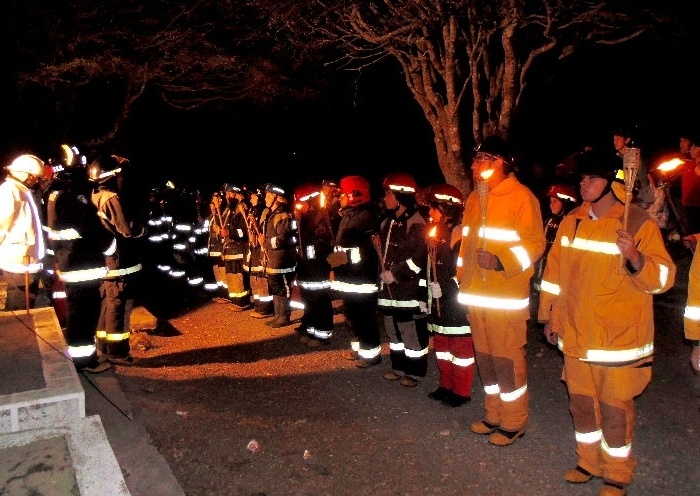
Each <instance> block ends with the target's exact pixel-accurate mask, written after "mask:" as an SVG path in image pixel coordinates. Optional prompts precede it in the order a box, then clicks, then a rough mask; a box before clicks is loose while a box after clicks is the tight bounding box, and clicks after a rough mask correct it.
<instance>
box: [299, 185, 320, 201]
mask: <svg viewBox="0 0 700 496" xmlns="http://www.w3.org/2000/svg"><path fill="white" fill-rule="evenodd" d="M320 194H321V187H320V186H318V185H316V184H302V185H300V186H297V189H295V190H294V203H297V202H307V201H309V200H311V199H312V198H314V197H316V196H318V195H320Z"/></svg>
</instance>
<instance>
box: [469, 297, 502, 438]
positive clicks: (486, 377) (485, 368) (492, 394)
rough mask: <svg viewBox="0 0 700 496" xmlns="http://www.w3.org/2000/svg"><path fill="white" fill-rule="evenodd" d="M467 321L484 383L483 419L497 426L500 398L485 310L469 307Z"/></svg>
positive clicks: (478, 368) (499, 421)
mask: <svg viewBox="0 0 700 496" xmlns="http://www.w3.org/2000/svg"><path fill="white" fill-rule="evenodd" d="M469 323H470V325H471V329H472V339H473V343H474V357H475V359H476V366H477V370H478V371H479V377H480V378H481V383H482V384H483V385H484V421H485V422H487V423H488V424H489V426H496V427H497V426H499V425H501V398H500V390H499V387H498V376H497V375H496V365H495V363H494V359H493V356H492V355H491V352H492V350H491V348H490V344H489V339H488V338H487V334H486V328H485V326H486V320H485V310H484V309H482V308H471V307H470V308H469ZM472 431H474V432H476V430H475V426H474V425H472ZM492 431H493V429H491V428H489V429H486V430H484V432H478V433H479V434H488V433H490V432H492Z"/></svg>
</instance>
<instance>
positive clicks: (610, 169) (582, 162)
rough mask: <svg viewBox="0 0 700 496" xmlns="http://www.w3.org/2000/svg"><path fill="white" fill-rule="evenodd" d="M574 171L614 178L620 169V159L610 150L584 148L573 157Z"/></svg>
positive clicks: (609, 178)
mask: <svg viewBox="0 0 700 496" xmlns="http://www.w3.org/2000/svg"><path fill="white" fill-rule="evenodd" d="M575 160H576V172H578V174H579V175H581V176H596V177H602V178H605V179H608V180H610V181H612V180H614V179H615V178H616V176H617V175H618V171H620V170H621V169H622V160H621V159H620V157H618V156H617V155H615V154H614V153H612V152H608V151H603V150H586V151H584V152H581V153H579V154H578V155H576V157H575Z"/></svg>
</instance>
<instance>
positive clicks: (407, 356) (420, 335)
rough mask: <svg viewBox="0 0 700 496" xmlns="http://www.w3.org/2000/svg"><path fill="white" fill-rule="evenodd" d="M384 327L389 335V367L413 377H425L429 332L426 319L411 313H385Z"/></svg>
mask: <svg viewBox="0 0 700 496" xmlns="http://www.w3.org/2000/svg"><path fill="white" fill-rule="evenodd" d="M384 329H385V330H386V333H387V335H388V336H389V350H390V351H389V358H391V368H392V369H393V370H395V371H397V372H403V373H404V374H407V375H410V376H413V377H425V374H426V373H427V372H428V347H429V344H430V333H429V332H428V319H427V316H426V317H420V318H416V319H414V318H413V316H412V315H410V314H406V315H401V314H397V315H385V316H384Z"/></svg>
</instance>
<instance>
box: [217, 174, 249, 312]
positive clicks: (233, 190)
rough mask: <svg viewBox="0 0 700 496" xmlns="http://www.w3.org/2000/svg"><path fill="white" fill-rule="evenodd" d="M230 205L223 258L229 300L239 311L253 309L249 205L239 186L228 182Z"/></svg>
mask: <svg viewBox="0 0 700 496" xmlns="http://www.w3.org/2000/svg"><path fill="white" fill-rule="evenodd" d="M224 192H225V194H226V196H225V199H226V208H225V209H224V211H223V214H222V219H223V223H224V224H223V229H222V230H221V234H222V237H223V240H224V241H223V249H222V257H223V259H224V273H225V277H226V288H227V289H228V294H227V296H228V299H229V300H230V302H231V304H232V306H233V308H235V309H236V310H247V309H248V308H250V273H249V272H248V270H247V268H245V267H244V265H245V263H244V262H245V259H246V256H247V255H248V245H249V241H248V239H249V233H248V225H247V218H248V206H247V205H246V203H245V201H244V194H243V190H242V189H241V188H240V187H239V186H234V185H232V184H226V185H225V186H224Z"/></svg>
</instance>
